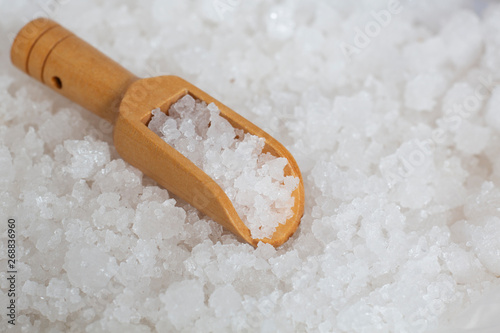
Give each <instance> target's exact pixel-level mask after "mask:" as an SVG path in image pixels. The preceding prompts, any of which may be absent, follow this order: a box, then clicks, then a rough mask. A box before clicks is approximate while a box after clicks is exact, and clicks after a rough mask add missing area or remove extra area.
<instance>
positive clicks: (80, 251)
mask: <svg viewBox="0 0 500 333" xmlns="http://www.w3.org/2000/svg"><path fill="white" fill-rule="evenodd" d="M64 269H65V270H66V272H67V274H68V279H69V281H70V282H71V284H72V285H73V286H75V287H78V288H83V289H85V290H89V291H90V290H95V291H97V290H100V289H102V288H104V287H105V286H106V285H107V284H108V282H109V280H110V279H111V278H112V277H113V276H114V275H115V274H116V271H117V264H116V259H115V258H113V257H110V256H109V255H108V254H107V253H105V252H103V251H102V250H101V249H99V248H98V247H96V246H95V245H91V246H81V245H80V246H75V245H73V246H71V247H70V249H69V250H68V252H66V257H65V263H64Z"/></svg>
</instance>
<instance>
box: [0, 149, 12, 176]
mask: <svg viewBox="0 0 500 333" xmlns="http://www.w3.org/2000/svg"><path fill="white" fill-rule="evenodd" d="M14 176H15V169H14V167H13V165H12V156H11V155H10V152H9V149H7V147H2V146H0V184H1V183H2V182H5V183H8V182H10V181H11V180H12V179H14Z"/></svg>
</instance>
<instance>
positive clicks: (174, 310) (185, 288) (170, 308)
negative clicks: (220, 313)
mask: <svg viewBox="0 0 500 333" xmlns="http://www.w3.org/2000/svg"><path fill="white" fill-rule="evenodd" d="M204 298H205V297H204V293H203V285H202V284H200V283H199V282H197V281H194V280H185V281H181V282H174V283H172V284H171V285H170V286H169V287H168V289H167V291H166V292H165V293H164V294H162V295H160V299H161V301H162V302H163V304H164V307H165V310H166V311H167V315H168V318H169V319H170V321H171V322H172V324H174V326H175V327H176V329H177V330H180V329H181V328H182V327H184V326H185V325H186V324H188V323H190V322H193V321H195V320H196V319H197V318H198V317H199V316H200V313H202V311H203V310H204V308H205V299H204Z"/></svg>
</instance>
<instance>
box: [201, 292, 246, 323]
mask: <svg viewBox="0 0 500 333" xmlns="http://www.w3.org/2000/svg"><path fill="white" fill-rule="evenodd" d="M241 301H242V298H241V295H240V294H239V293H238V292H237V291H236V290H235V289H234V287H233V286H232V285H226V286H223V287H220V288H217V289H216V290H215V291H214V292H213V293H212V295H211V296H210V300H209V304H210V307H212V308H213V309H214V310H215V315H216V316H217V317H222V316H223V315H226V314H231V313H235V312H238V311H239V310H240V309H241Z"/></svg>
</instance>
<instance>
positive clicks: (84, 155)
mask: <svg viewBox="0 0 500 333" xmlns="http://www.w3.org/2000/svg"><path fill="white" fill-rule="evenodd" d="M64 148H65V149H66V150H67V151H68V152H69V153H70V154H71V164H70V165H69V166H67V167H66V168H65V170H66V171H67V172H68V173H69V174H71V176H72V177H73V178H88V177H90V176H91V175H93V173H94V172H96V171H97V169H98V168H99V167H102V166H103V165H105V164H106V163H108V162H109V159H110V157H109V148H108V146H107V144H105V143H104V142H97V141H94V140H91V139H87V140H67V141H65V142H64Z"/></svg>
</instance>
